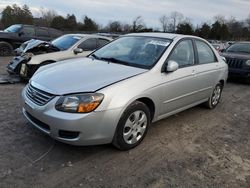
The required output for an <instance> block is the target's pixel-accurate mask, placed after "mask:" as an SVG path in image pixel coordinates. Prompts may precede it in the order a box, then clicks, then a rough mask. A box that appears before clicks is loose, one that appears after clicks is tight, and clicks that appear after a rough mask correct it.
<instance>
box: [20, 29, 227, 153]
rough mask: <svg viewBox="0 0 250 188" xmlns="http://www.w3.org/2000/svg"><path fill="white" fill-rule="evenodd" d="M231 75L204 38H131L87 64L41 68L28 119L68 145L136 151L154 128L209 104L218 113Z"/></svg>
mask: <svg viewBox="0 0 250 188" xmlns="http://www.w3.org/2000/svg"><path fill="white" fill-rule="evenodd" d="M227 75H228V67H227V65H226V63H225V62H224V61H223V60H222V59H221V57H220V56H219V54H218V53H217V52H216V50H214V48H213V47H212V46H211V45H210V44H209V43H207V42H206V41H205V40H203V39H201V38H198V37H194V36H185V35H176V34H165V33H139V34H128V35H125V36H123V37H120V38H118V39H117V40H115V41H113V42H111V43H109V44H108V45H106V46H104V47H102V48H100V49H99V50H97V51H95V52H93V53H92V54H90V55H89V56H88V57H87V58H78V59H69V60H65V61H63V62H60V63H55V64H51V65H47V66H44V67H41V68H40V69H39V70H38V71H37V72H36V73H35V75H34V76H33V77H32V79H31V80H30V82H29V84H28V85H27V86H26V87H25V88H24V90H23V92H22V97H23V114H24V116H25V117H26V118H27V120H28V121H29V122H30V123H31V124H32V125H34V126H35V127H36V128H38V129H39V130H41V131H42V132H44V133H46V134H48V135H50V136H51V137H53V138H55V139H57V140H59V141H62V142H64V143H68V144H74V145H96V144H106V143H112V144H113V145H114V146H116V147H117V148H119V149H121V150H128V149H131V148H133V147H135V146H137V145H138V144H140V142H141V141H142V140H143V138H144V137H145V135H146V133H147V131H148V128H149V126H150V124H151V123H152V122H156V121H158V120H160V119H163V118H166V117H168V116H170V115H173V114H175V113H178V112H180V111H183V110H185V109H187V108H190V107H193V106H195V105H198V104H201V103H204V104H205V105H206V106H207V107H208V108H210V109H213V108H214V107H216V105H217V104H218V103H219V100H220V97H221V92H222V89H223V86H224V84H225V83H226V80H227Z"/></svg>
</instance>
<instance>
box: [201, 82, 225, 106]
mask: <svg viewBox="0 0 250 188" xmlns="http://www.w3.org/2000/svg"><path fill="white" fill-rule="evenodd" d="M222 89H223V85H222V84H221V83H219V84H217V85H216V86H215V88H214V90H213V93H212V95H211V96H210V98H209V99H208V101H207V102H206V103H205V105H206V106H207V107H208V108H210V109H213V108H215V107H216V106H217V104H219V102H220V98H221V93H222Z"/></svg>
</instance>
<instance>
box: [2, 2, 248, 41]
mask: <svg viewBox="0 0 250 188" xmlns="http://www.w3.org/2000/svg"><path fill="white" fill-rule="evenodd" d="M156 21H157V22H158V23H159V24H160V27H161V28H158V29H153V28H149V27H147V26H146V24H145V22H144V20H143V18H142V17H141V16H138V17H136V18H134V19H133V20H132V21H131V23H122V22H121V21H119V20H114V21H110V22H109V23H108V24H107V25H106V26H102V25H101V24H98V23H97V22H96V21H95V20H93V19H92V18H90V17H88V16H86V15H85V16H83V17H82V19H81V21H77V19H76V17H75V15H74V14H67V16H66V17H64V16H62V15H59V14H57V12H56V11H55V10H48V9H44V8H41V9H40V10H39V16H36V17H34V16H33V15H32V13H31V11H30V8H29V7H28V6H27V5H23V6H18V5H16V4H13V5H12V6H6V7H5V8H4V9H3V11H2V13H1V19H0V28H6V27H8V26H10V25H12V24H16V23H20V24H34V25H38V26H46V27H52V28H55V29H59V30H62V31H65V32H67V31H68V32H74V31H78V32H79V31H83V32H86V31H87V32H111V33H129V32H152V31H161V32H169V33H178V34H189V35H196V36H200V37H202V38H205V39H214V40H250V14H249V16H248V18H246V19H245V20H242V21H238V20H236V19H235V18H234V17H231V18H230V19H226V18H225V17H224V16H221V15H218V16H215V17H214V18H213V20H212V22H211V21H209V22H208V23H202V24H201V25H198V26H194V25H193V23H192V22H191V19H189V18H187V17H184V15H183V14H182V13H180V12H176V11H173V12H171V13H170V14H168V15H162V16H161V17H160V18H159V20H156ZM210 22H211V23H210Z"/></svg>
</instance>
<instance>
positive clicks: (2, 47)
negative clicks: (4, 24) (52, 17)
mask: <svg viewBox="0 0 250 188" xmlns="http://www.w3.org/2000/svg"><path fill="white" fill-rule="evenodd" d="M61 35H62V32H61V31H59V30H56V29H53V28H47V27H38V26H33V25H23V24H15V25H11V26H10V27H8V28H6V29H5V30H4V31H0V56H7V55H11V54H12V53H13V49H15V48H18V47H19V46H20V45H21V44H22V43H23V42H25V41H28V40H30V39H39V40H43V41H50V40H52V39H54V38H57V37H59V36H61Z"/></svg>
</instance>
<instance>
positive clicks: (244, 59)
mask: <svg viewBox="0 0 250 188" xmlns="http://www.w3.org/2000/svg"><path fill="white" fill-rule="evenodd" d="M221 55H222V56H223V57H225V58H226V62H227V64H228V69H229V77H241V78H246V79H249V78H250V42H237V43H235V44H232V45H231V46H229V47H228V48H227V49H226V50H224V51H223V53H222V54H221Z"/></svg>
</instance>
